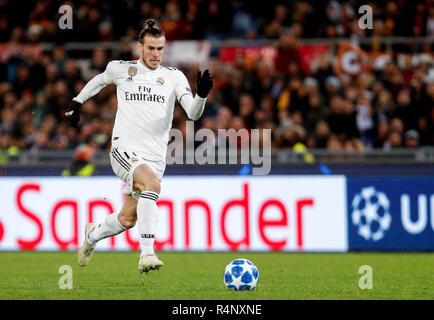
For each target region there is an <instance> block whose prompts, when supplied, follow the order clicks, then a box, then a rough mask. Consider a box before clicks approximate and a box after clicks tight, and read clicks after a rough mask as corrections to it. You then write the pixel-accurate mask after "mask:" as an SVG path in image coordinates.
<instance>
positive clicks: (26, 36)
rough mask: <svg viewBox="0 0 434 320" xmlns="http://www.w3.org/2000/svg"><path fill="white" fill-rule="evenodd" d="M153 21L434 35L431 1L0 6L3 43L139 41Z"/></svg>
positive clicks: (181, 35)
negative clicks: (67, 10)
mask: <svg viewBox="0 0 434 320" xmlns="http://www.w3.org/2000/svg"><path fill="white" fill-rule="evenodd" d="M62 4H66V5H69V6H71V8H72V10H73V15H74V19H73V21H74V23H73V28H74V32H69V31H68V30H62V29H60V28H58V25H57V22H58V21H57V19H53V17H55V18H60V16H61V15H63V13H64V12H61V13H59V7H60V5H62ZM362 5H369V6H370V7H371V8H372V13H373V22H374V28H373V29H372V30H370V29H366V30H362V29H360V28H359V27H358V19H359V17H360V16H361V14H360V13H359V12H358V8H360V6H362ZM150 17H153V18H157V19H158V20H159V21H160V22H161V25H162V27H163V28H164V30H165V31H166V35H167V39H168V40H184V39H226V38H268V39H277V38H278V37H279V35H280V33H281V32H282V31H283V30H284V29H285V28H288V27H294V28H295V29H297V33H298V36H299V37H303V38H310V37H329V38H333V37H351V36H353V35H355V36H361V35H366V36H371V35H375V36H433V35H434V7H433V3H432V0H394V1H392V0H377V1H365V0H363V1H362V0H324V1H317V0H293V1H282V0H268V1H267V2H266V5H257V4H255V5H253V4H252V3H251V2H249V1H242V0H232V1H228V0H226V1H223V0H148V1H146V0H145V1H143V0H116V1H112V0H70V1H62V2H60V1H57V0H25V1H13V0H2V1H0V42H6V41H9V40H10V38H11V35H12V36H13V37H14V38H18V39H20V40H22V41H26V42H41V41H45V42H51V41H55V42H65V41H112V40H116V39H119V38H120V37H122V36H124V35H125V34H127V35H129V36H131V37H132V38H134V39H136V35H137V30H138V28H140V27H141V26H143V23H144V21H145V20H146V19H147V18H150Z"/></svg>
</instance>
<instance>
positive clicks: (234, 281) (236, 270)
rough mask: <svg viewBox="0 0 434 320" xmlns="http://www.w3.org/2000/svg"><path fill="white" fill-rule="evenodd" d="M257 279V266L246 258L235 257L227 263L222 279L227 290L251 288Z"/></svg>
mask: <svg viewBox="0 0 434 320" xmlns="http://www.w3.org/2000/svg"><path fill="white" fill-rule="evenodd" d="M258 280H259V271H258V268H256V266H255V265H254V264H253V263H252V262H251V261H249V260H247V259H242V258H240V259H236V260H234V261H232V262H231V263H229V264H228V265H227V266H226V268H225V272H224V274H223V281H224V283H225V285H226V287H227V288H228V289H229V290H253V289H255V288H256V285H257V284H258Z"/></svg>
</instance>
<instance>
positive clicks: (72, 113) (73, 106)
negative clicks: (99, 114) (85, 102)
mask: <svg viewBox="0 0 434 320" xmlns="http://www.w3.org/2000/svg"><path fill="white" fill-rule="evenodd" d="M80 106H81V104H80V103H78V102H77V101H74V100H72V101H71V103H70V104H69V107H68V110H66V112H65V117H66V119H68V121H69V123H70V124H71V126H73V127H74V128H78V123H79V122H80Z"/></svg>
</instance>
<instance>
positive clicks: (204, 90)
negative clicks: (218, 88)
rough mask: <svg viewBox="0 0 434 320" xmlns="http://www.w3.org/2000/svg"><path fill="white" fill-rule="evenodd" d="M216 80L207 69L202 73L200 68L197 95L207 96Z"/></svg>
mask: <svg viewBox="0 0 434 320" xmlns="http://www.w3.org/2000/svg"><path fill="white" fill-rule="evenodd" d="M213 84H214V82H213V81H212V76H211V73H210V72H209V70H208V69H206V70H205V71H204V72H203V74H202V75H201V72H200V70H197V95H198V96H199V97H201V98H206V96H207V95H208V93H209V91H210V90H211V88H212V86H213Z"/></svg>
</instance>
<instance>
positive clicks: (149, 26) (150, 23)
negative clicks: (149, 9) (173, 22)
mask: <svg viewBox="0 0 434 320" xmlns="http://www.w3.org/2000/svg"><path fill="white" fill-rule="evenodd" d="M146 35H150V36H152V37H154V38H160V37H165V36H166V34H165V33H164V30H163V29H161V28H160V27H158V26H157V20H155V19H152V18H151V19H147V20H146V21H145V24H144V26H143V30H142V31H140V34H139V42H140V43H141V44H143V41H144V39H145V36H146Z"/></svg>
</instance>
